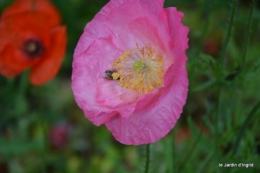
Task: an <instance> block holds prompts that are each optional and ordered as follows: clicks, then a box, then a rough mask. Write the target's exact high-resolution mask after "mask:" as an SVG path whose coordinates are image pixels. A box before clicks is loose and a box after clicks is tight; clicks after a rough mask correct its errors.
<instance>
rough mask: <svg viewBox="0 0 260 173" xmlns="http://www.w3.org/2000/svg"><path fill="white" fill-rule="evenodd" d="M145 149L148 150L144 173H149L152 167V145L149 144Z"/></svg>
mask: <svg viewBox="0 0 260 173" xmlns="http://www.w3.org/2000/svg"><path fill="white" fill-rule="evenodd" d="M145 148H146V161H145V170H144V173H149V167H150V144H147V145H146V146H145Z"/></svg>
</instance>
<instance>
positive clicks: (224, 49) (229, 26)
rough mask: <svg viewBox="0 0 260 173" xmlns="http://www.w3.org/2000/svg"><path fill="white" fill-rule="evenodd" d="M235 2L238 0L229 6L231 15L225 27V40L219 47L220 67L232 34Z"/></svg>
mask: <svg viewBox="0 0 260 173" xmlns="http://www.w3.org/2000/svg"><path fill="white" fill-rule="evenodd" d="M237 4H238V0H233V2H232V6H231V17H230V20H229V24H228V28H227V34H226V37H225V40H224V42H223V45H222V49H221V52H220V56H219V62H220V65H221V67H222V69H223V68H224V64H225V56H226V52H227V46H228V43H229V41H230V38H231V34H232V29H233V25H234V21H235V14H236V10H237Z"/></svg>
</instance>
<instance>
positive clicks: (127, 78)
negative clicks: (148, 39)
mask: <svg viewBox="0 0 260 173" xmlns="http://www.w3.org/2000/svg"><path fill="white" fill-rule="evenodd" d="M112 66H113V67H115V68H116V69H117V72H115V73H113V74H112V77H113V79H118V78H119V77H120V80H119V82H118V83H117V84H118V85H120V86H122V87H123V88H125V89H130V90H131V91H136V92H139V93H148V92H150V91H152V90H153V89H154V88H159V87H161V86H163V76H164V74H165V70H164V59H163V57H162V56H161V55H160V54H159V53H158V52H156V51H155V50H153V49H152V48H151V47H149V46H144V47H143V48H141V49H140V48H139V47H138V46H137V49H134V50H126V51H125V52H124V53H123V54H122V55H121V56H120V57H119V58H117V59H116V60H115V61H114V62H113V63H112Z"/></svg>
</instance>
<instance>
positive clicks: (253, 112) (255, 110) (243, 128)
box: [232, 101, 260, 155]
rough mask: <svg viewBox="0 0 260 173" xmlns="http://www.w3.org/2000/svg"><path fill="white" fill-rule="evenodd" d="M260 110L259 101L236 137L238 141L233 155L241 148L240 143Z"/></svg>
mask: <svg viewBox="0 0 260 173" xmlns="http://www.w3.org/2000/svg"><path fill="white" fill-rule="evenodd" d="M259 110H260V101H258V103H257V104H256V105H255V106H254V108H253V109H252V110H251V111H250V113H249V114H248V116H247V118H246V120H245V121H244V123H243V125H242V127H241V128H240V130H239V132H238V135H237V137H236V141H235V144H234V148H233V151H232V154H233V155H234V154H236V152H237V149H238V147H239V144H240V141H241V139H242V136H243V134H244V133H245V131H246V128H247V127H248V125H249V123H250V122H251V121H252V119H253V118H254V116H255V115H256V114H257V112H258V111H259Z"/></svg>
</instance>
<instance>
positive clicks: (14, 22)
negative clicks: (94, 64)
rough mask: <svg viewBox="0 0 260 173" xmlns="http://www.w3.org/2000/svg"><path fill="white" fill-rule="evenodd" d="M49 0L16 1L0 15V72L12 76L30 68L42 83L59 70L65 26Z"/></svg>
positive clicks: (33, 79)
mask: <svg viewBox="0 0 260 173" xmlns="http://www.w3.org/2000/svg"><path fill="white" fill-rule="evenodd" d="M60 22H61V18H60V15H59V12H58V10H57V9H56V8H55V7H54V6H53V5H52V4H51V3H50V2H49V1H48V0H16V1H15V2H14V3H13V4H12V5H11V6H10V7H8V8H7V9H5V10H4V11H3V13H2V15H1V17H0V38H1V39H0V74H1V75H3V76H5V77H15V76H17V75H19V74H20V73H22V72H23V71H24V70H26V69H28V68H31V72H30V76H29V80H30V82H31V83H32V84H33V85H36V86H37V85H42V84H44V83H46V82H48V81H49V80H51V79H52V78H53V77H54V76H55V75H56V74H57V72H58V70H59V68H60V65H61V62H62V60H63V57H64V55H65V50H66V43H67V37H66V27H65V26H61V25H60Z"/></svg>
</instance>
